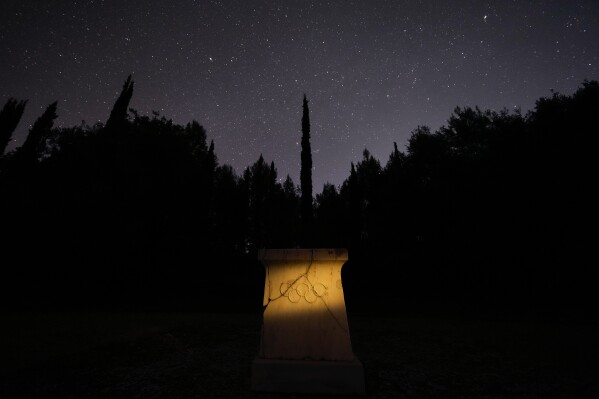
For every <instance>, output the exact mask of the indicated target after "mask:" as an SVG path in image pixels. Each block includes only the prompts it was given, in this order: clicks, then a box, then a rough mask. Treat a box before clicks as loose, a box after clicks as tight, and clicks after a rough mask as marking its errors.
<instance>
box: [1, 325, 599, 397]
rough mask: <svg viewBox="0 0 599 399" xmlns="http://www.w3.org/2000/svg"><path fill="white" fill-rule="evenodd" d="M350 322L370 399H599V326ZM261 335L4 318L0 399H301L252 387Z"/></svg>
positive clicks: (222, 328) (241, 330)
mask: <svg viewBox="0 0 599 399" xmlns="http://www.w3.org/2000/svg"><path fill="white" fill-rule="evenodd" d="M349 322H350V329H351V334H352V341H353V347H354V352H355V353H356V355H357V356H358V358H359V359H360V360H361V361H362V363H363V364H364V369H365V372H366V387H367V397H369V398H489V399H490V398H522V399H524V398H599V372H598V370H599V367H598V365H597V361H598V359H599V344H598V342H597V338H598V337H599V334H598V333H599V327H598V326H597V325H596V324H595V325H593V324H590V323H585V324H580V323H575V322H561V323H555V322H553V323H543V322H529V321H518V322H516V321H509V322H508V321H480V320H479V321H473V320H464V319H460V320H458V319H449V318H406V317H384V316H375V315H364V314H362V315H360V314H355V315H352V314H350V315H349ZM259 334H260V317H259V315H258V314H207V313H201V314H200V313H46V314H35V313H24V314H8V315H6V314H5V315H3V323H2V328H1V332H0V398H3V399H9V398H149V399H151V398H279V397H285V398H294V397H300V396H299V395H272V394H262V393H255V392H251V391H250V390H249V387H250V365H251V361H252V359H253V357H254V356H255V355H256V353H257V350H258V345H259V338H260V336H259ZM310 397H315V398H318V397H319V396H310Z"/></svg>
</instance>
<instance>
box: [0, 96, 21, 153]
mask: <svg viewBox="0 0 599 399" xmlns="http://www.w3.org/2000/svg"><path fill="white" fill-rule="evenodd" d="M25 105H27V100H24V101H23V100H22V101H17V100H16V99H14V98H9V99H8V101H7V102H6V104H4V107H3V108H2V111H0V157H1V156H2V155H4V151H5V150H6V146H8V143H9V142H10V138H11V137H12V133H13V132H14V131H15V129H16V128H17V125H18V124H19V121H20V120H21V117H22V116H23V111H25Z"/></svg>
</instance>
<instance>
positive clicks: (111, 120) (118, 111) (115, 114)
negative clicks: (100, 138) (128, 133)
mask: <svg viewBox="0 0 599 399" xmlns="http://www.w3.org/2000/svg"><path fill="white" fill-rule="evenodd" d="M132 96H133V81H132V80H131V75H129V76H128V77H127V80H126V81H125V83H124V84H123V90H122V91H121V94H120V95H119V97H118V98H117V100H116V102H115V103H114V106H113V108H112V111H110V116H109V117H108V120H107V121H106V129H109V130H114V129H119V128H121V127H122V126H123V124H124V123H125V121H126V120H127V110H128V109H129V102H131V97H132Z"/></svg>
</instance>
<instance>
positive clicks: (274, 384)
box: [252, 249, 364, 394]
mask: <svg viewBox="0 0 599 399" xmlns="http://www.w3.org/2000/svg"><path fill="white" fill-rule="evenodd" d="M260 260H261V261H262V262H263V263H264V265H265V267H266V281H265V285H264V301H263V305H264V314H263V324H262V338H261V342H260V352H259V355H258V357H257V358H256V359H255V361H254V363H253V365H252V389H253V390H257V391H269V392H297V393H344V394H348V393H349V394H352V393H353V394H364V372H363V368H362V365H361V363H360V362H359V361H358V360H357V359H356V357H355V356H354V354H353V352H352V348H351V341H350V336H349V327H348V323H347V314H346V311H345V299H344V297H343V285H342V283H341V268H342V267H343V264H344V263H345V262H346V261H347V251H346V250H345V249H266V250H262V251H261V253H260Z"/></svg>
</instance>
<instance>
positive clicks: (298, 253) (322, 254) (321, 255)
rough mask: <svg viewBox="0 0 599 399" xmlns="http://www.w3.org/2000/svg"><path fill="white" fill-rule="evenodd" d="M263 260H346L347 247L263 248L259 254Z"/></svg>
mask: <svg viewBox="0 0 599 399" xmlns="http://www.w3.org/2000/svg"><path fill="white" fill-rule="evenodd" d="M258 259H260V260H262V261H265V260H266V261H276V260H279V261H302V260H315V261H346V260H347V259H348V256H347V249H345V248H315V249H262V250H260V252H259V254H258Z"/></svg>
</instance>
